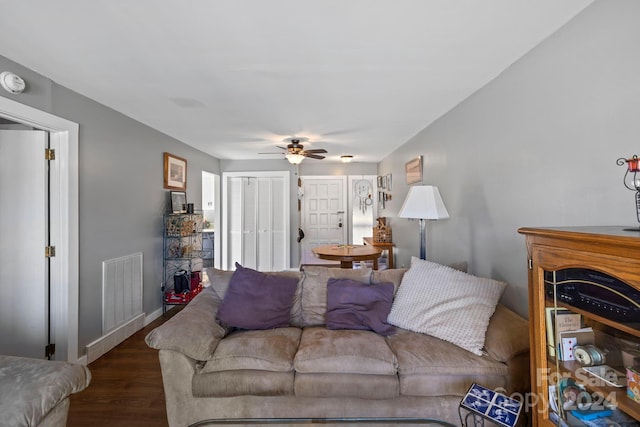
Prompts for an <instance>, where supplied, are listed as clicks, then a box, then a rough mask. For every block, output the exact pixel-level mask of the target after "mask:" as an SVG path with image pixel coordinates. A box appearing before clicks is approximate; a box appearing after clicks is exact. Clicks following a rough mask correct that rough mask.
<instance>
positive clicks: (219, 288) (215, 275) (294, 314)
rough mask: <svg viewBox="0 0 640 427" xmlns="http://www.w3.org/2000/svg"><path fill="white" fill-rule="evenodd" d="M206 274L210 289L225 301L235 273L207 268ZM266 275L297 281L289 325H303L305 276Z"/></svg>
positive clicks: (298, 274) (295, 273) (281, 273)
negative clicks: (303, 285)
mask: <svg viewBox="0 0 640 427" xmlns="http://www.w3.org/2000/svg"><path fill="white" fill-rule="evenodd" d="M204 270H205V273H206V275H207V277H208V279H209V284H210V287H211V288H212V289H213V290H214V291H215V292H216V293H217V294H218V296H219V297H220V299H223V298H224V296H225V295H226V293H227V289H229V282H230V281H231V277H233V273H234V271H232V270H220V269H217V268H213V267H208V268H205V269H204ZM264 274H266V275H267V276H278V277H286V278H293V279H295V280H296V281H297V286H296V292H295V294H294V296H293V305H292V306H291V314H290V318H289V323H290V325H291V326H298V327H299V326H301V325H302V302H301V299H302V279H303V278H304V275H303V274H302V272H300V271H267V272H265V273H264Z"/></svg>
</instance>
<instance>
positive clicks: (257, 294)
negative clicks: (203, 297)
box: [216, 263, 298, 329]
mask: <svg viewBox="0 0 640 427" xmlns="http://www.w3.org/2000/svg"><path fill="white" fill-rule="evenodd" d="M297 286H298V279H297V278H295V277H287V276H284V275H282V276H281V275H278V274H273V275H271V274H270V275H267V274H264V273H262V272H260V271H256V270H253V269H250V268H245V267H243V266H241V265H240V264H238V263H236V271H234V273H233V275H232V276H231V279H230V280H229V288H228V289H227V292H226V293H225V295H224V298H223V300H222V303H221V304H220V307H219V308H218V314H217V316H216V318H217V319H218V321H219V322H220V323H221V324H222V325H223V326H227V327H235V328H241V329H272V328H282V327H287V326H289V317H290V316H291V306H292V305H293V297H294V294H295V292H296V288H297Z"/></svg>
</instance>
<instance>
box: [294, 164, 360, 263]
mask: <svg viewBox="0 0 640 427" xmlns="http://www.w3.org/2000/svg"><path fill="white" fill-rule="evenodd" d="M346 185H347V177H346V176H330V177H323V176H313V177H311V176H309V177H303V178H302V191H303V194H304V195H303V197H302V218H301V221H300V223H301V228H302V231H303V232H304V239H302V241H301V242H300V243H301V249H302V256H303V257H305V256H308V254H309V253H310V252H311V249H312V248H314V247H316V246H319V245H332V244H345V243H347V236H348V234H347V231H348V229H349V227H348V224H347V221H348V219H349V218H348V215H347V213H346V207H347V194H346Z"/></svg>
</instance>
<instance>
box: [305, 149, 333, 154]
mask: <svg viewBox="0 0 640 427" xmlns="http://www.w3.org/2000/svg"><path fill="white" fill-rule="evenodd" d="M304 151H305V153H327V152H328V151H327V150H325V149H324V148H316V149H313V150H304Z"/></svg>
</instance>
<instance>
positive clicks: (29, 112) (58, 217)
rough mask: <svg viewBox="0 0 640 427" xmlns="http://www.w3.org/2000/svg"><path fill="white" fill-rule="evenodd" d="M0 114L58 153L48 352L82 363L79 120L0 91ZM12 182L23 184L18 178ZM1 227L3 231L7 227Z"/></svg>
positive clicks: (52, 183) (19, 215) (19, 243)
mask: <svg viewBox="0 0 640 427" xmlns="http://www.w3.org/2000/svg"><path fill="white" fill-rule="evenodd" d="M0 118H3V119H6V120H10V121H12V122H15V123H20V124H23V125H25V126H28V127H30V128H33V129H39V130H42V131H46V132H48V135H49V145H50V147H51V148H52V149H53V150H54V151H55V153H56V154H55V156H56V157H55V158H56V160H55V161H52V162H51V165H50V169H49V174H50V179H49V194H50V197H49V209H50V213H51V215H50V225H49V228H48V235H49V236H50V241H51V243H50V244H51V245H52V246H55V257H52V258H50V259H49V270H48V275H49V277H50V292H49V299H50V307H51V309H50V318H51V325H50V330H51V342H52V343H54V344H55V346H56V347H55V348H56V351H55V353H54V354H53V356H52V357H51V358H52V359H54V360H65V361H69V362H74V363H86V359H85V358H84V357H83V358H78V275H79V271H78V259H79V255H78V244H79V242H78V124H77V123H73V122H70V121H68V120H66V119H63V118H60V117H56V116H54V115H51V114H49V113H46V112H44V111H40V110H37V109H35V108H32V107H29V106H26V105H23V104H20V103H18V102H15V101H13V100H10V99H8V98H4V97H0ZM43 162H44V160H43ZM13 183H14V186H15V185H17V186H18V187H20V186H21V183H20V181H14V182H13ZM3 206H4V204H3ZM12 206H14V207H15V208H14V211H13V212H12V213H11V210H9V213H10V214H12V215H14V218H15V219H16V220H20V221H22V220H23V219H24V218H23V216H25V215H28V214H29V213H32V211H33V212H35V210H36V209H40V210H42V206H39V207H37V206H36V207H34V206H26V205H25V206H19V207H18V206H15V204H13V205H12ZM2 231H3V233H4V232H5V229H4V228H3V230H2ZM3 238H4V236H3ZM24 243H25V242H24V239H17V240H15V241H14V242H13V244H14V247H13V250H14V251H21V250H23V248H24V247H25V246H24ZM37 252H38V253H37V254H36V255H34V256H33V263H34V264H35V263H37V260H38V259H40V260H42V261H41V262H43V263H44V256H45V249H44V247H42V248H40V250H38V251H37ZM20 285H21V283H9V284H7V285H6V286H13V287H15V288H18V289H19V288H20ZM3 286H5V285H3ZM34 298H36V297H35V296H34ZM40 298H41V297H40V296H38V297H37V299H40ZM38 322H40V321H38ZM17 326H18V327H19V326H20V325H17ZM25 328H26V325H25ZM12 334H13V335H14V336H17V335H20V334H30V332H29V330H28V329H27V330H23V329H18V330H14V331H13V332H12ZM44 354H45V351H44V348H43V349H42V353H41V355H40V356H39V357H40V358H43V357H44Z"/></svg>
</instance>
